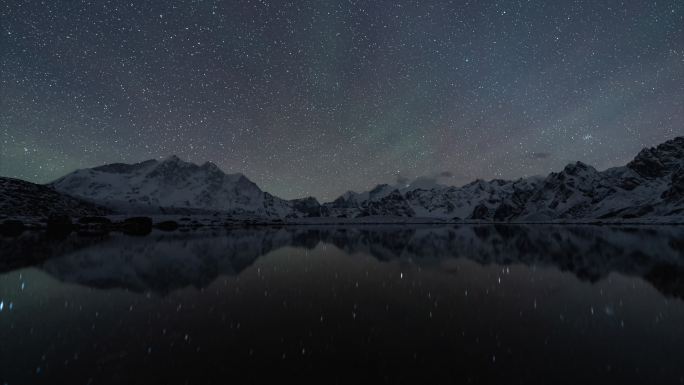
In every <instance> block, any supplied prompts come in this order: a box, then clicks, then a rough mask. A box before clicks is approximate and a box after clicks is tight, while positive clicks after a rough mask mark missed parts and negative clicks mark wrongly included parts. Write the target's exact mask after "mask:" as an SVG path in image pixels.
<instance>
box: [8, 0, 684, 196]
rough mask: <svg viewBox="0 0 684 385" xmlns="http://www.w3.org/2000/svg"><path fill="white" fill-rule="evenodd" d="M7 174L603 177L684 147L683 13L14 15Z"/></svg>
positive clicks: (565, 6) (343, 8) (317, 7)
mask: <svg viewBox="0 0 684 385" xmlns="http://www.w3.org/2000/svg"><path fill="white" fill-rule="evenodd" d="M0 17H1V23H0V32H1V34H2V37H1V38H2V40H1V41H0V44H1V49H0V51H1V55H2V56H1V63H0V65H1V67H0V69H1V72H2V73H1V75H0V76H1V82H2V83H1V90H0V97H1V101H2V104H1V109H0V113H1V114H0V131H1V134H2V138H1V142H0V145H1V146H2V147H1V150H2V151H1V153H0V174H1V175H4V176H12V177H18V178H22V179H27V180H30V181H34V182H48V181H51V180H53V179H55V178H56V177H58V176H61V175H63V174H65V173H67V172H70V171H73V170H74V169H76V168H82V167H92V166H95V165H99V164H103V163H110V162H119V161H124V162H136V161H141V160H145V159H150V158H160V157H166V156H168V155H170V154H177V155H178V156H180V157H181V158H184V159H186V160H189V161H193V162H197V163H202V162H204V161H206V160H210V161H213V162H214V163H216V164H217V165H218V166H220V167H221V168H222V169H223V170H224V171H226V172H242V173H244V174H245V175H247V176H248V177H249V178H250V179H252V180H253V181H255V182H256V183H257V184H258V185H259V186H260V187H262V188H263V189H264V190H266V191H269V192H271V193H274V194H276V195H279V196H281V197H284V198H294V197H302V196H308V195H313V196H315V197H317V198H319V199H321V200H330V199H333V198H335V197H336V196H337V195H339V194H340V193H342V192H344V191H346V190H349V189H352V190H365V189H368V188H370V187H372V186H373V185H375V184H377V183H381V182H393V181H396V180H406V179H407V178H408V179H411V178H415V177H418V176H427V177H434V178H437V179H438V180H439V181H440V182H442V183H445V184H455V185H460V184H463V183H465V182H468V181H470V180H472V179H475V178H484V179H491V178H517V177H521V176H528V175H533V174H545V173H548V172H550V171H553V170H557V169H560V168H562V167H563V166H564V165H565V164H566V163H567V162H569V161H574V160H581V161H584V162H586V163H589V164H593V165H595V166H596V167H597V168H599V169H603V168H607V167H611V166H616V165H620V164H624V163H626V162H627V161H628V160H629V159H630V158H631V157H633V156H634V155H635V154H636V153H637V152H638V151H639V149H641V148H642V147H644V146H652V145H655V144H657V143H659V142H662V141H664V140H666V139H669V138H672V137H674V136H677V135H682V134H684V2H682V1H681V0H672V1H658V2H648V1H500V2H489V1H486V2H483V1H477V2H476V1H472V2H461V1H393V2H387V1H323V0H316V1H297V2H284V1H283V2H280V1H273V2H269V1H238V0H234V1H222V2H221V1H192V2H190V1H183V2H181V1H173V0H171V1H158V0H154V1H139V0H135V1H129V2H117V1H45V2H38V1H14V0H8V1H6V2H4V3H3V5H2V9H1V10H0Z"/></svg>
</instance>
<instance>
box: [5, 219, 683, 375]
mask: <svg viewBox="0 0 684 385" xmlns="http://www.w3.org/2000/svg"><path fill="white" fill-rule="evenodd" d="M0 247H1V248H0V250H1V251H2V253H1V257H0V271H1V272H2V273H1V274H0V383H2V384H9V385H12V384H30V383H45V384H55V383H69V384H127V383H143V384H153V383H169V384H171V383H173V384H175V383H180V384H184V383H267V382H274V381H283V382H305V381H307V382H313V381H315V382H317V383H357V382H359V381H360V380H364V379H365V380H371V381H374V382H377V383H392V384H394V383H420V384H427V383H445V382H448V383H483V382H495V383H510V384H518V383H530V384H588V383H601V384H608V383H619V384H682V383H684V300H683V298H684V227H682V226H679V227H676V226H654V227H643V226H639V227H601V226H546V225H545V226H541V225H539V226H515V225H511V226H493V225H482V226H474V225H469V226H441V227H440V226H423V227H402V226H385V227H382V226H375V227H373V226H363V227H285V228H273V227H268V228H244V229H231V230H227V229H220V230H206V231H192V232H181V231H176V232H170V233H162V232H153V233H152V234H151V235H148V236H145V237H133V236H126V235H123V234H118V233H111V234H108V235H98V236H93V235H89V236H86V235H78V234H75V233H72V234H70V235H68V236H66V237H62V238H61V239H55V238H53V237H48V236H47V235H46V234H43V233H24V234H23V235H21V236H19V237H16V238H0ZM286 380H287V381H286Z"/></svg>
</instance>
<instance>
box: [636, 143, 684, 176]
mask: <svg viewBox="0 0 684 385" xmlns="http://www.w3.org/2000/svg"><path fill="white" fill-rule="evenodd" d="M682 166H684V136H679V137H676V138H674V139H670V140H668V141H666V142H664V143H661V144H659V145H658V146H656V147H650V148H644V149H642V150H641V151H640V152H639V154H637V156H636V157H635V158H634V160H632V161H631V162H629V163H628V164H627V167H629V168H630V169H632V170H634V171H636V172H637V173H638V174H639V175H641V176H642V177H645V178H658V177H662V176H665V175H667V174H671V173H673V172H674V171H676V170H677V169H679V167H682Z"/></svg>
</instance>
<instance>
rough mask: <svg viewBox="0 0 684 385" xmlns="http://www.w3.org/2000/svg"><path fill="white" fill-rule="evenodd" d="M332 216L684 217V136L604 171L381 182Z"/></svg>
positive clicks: (348, 198) (337, 205) (584, 168)
mask: <svg viewBox="0 0 684 385" xmlns="http://www.w3.org/2000/svg"><path fill="white" fill-rule="evenodd" d="M325 205H326V206H327V207H328V209H329V210H328V213H329V215H330V216H333V217H340V218H359V217H365V216H369V215H385V216H400V217H426V218H439V219H443V220H484V221H531V222H544V221H555V220H588V219H591V220H603V219H633V218H663V219H665V220H668V221H670V220H681V219H684V137H678V138H675V139H672V140H670V141H667V142H665V143H663V144H661V145H659V146H657V147H654V148H650V149H644V150H642V151H641V152H640V153H639V154H638V155H637V156H636V157H635V158H634V160H633V161H632V162H630V163H629V164H628V165H627V166H623V167H616V168H612V169H608V170H606V171H602V172H600V171H597V170H596V169H595V168H593V167H591V166H588V165H586V164H584V163H582V162H576V163H571V164H568V165H567V166H566V167H565V168H564V169H563V170H562V171H560V172H554V173H551V174H549V175H548V176H547V177H545V178H544V177H530V178H524V179H518V180H516V181H506V180H500V179H494V180H491V181H483V180H476V181H474V182H471V183H469V184H467V185H465V186H462V187H447V186H435V187H433V188H429V189H428V188H412V187H411V186H410V185H409V186H407V187H401V186H388V185H380V186H378V187H376V188H375V189H373V190H371V191H369V192H367V193H353V192H348V193H346V194H344V195H342V196H341V197H339V198H338V199H336V200H335V201H333V202H331V203H327V204H325Z"/></svg>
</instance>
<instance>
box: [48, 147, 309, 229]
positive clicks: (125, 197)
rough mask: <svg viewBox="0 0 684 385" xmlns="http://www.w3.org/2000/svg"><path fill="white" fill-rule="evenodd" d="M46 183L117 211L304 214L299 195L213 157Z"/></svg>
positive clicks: (98, 170)
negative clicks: (284, 194)
mask: <svg viewBox="0 0 684 385" xmlns="http://www.w3.org/2000/svg"><path fill="white" fill-rule="evenodd" d="M50 186H51V187H53V188H54V189H55V190H57V191H60V192H63V193H65V194H70V195H73V196H76V197H79V198H82V199H86V200H89V201H92V202H98V203H100V204H104V205H107V206H109V207H112V208H114V209H116V210H117V211H121V212H132V211H137V212H146V213H159V212H164V213H172V212H173V211H174V209H194V210H198V211H202V212H212V211H213V212H227V213H231V214H245V215H255V216H263V217H293V216H306V214H302V213H299V212H298V211H297V209H296V208H295V207H299V206H301V204H300V201H301V200H297V201H292V202H291V201H286V200H283V199H280V198H278V197H275V196H273V195H271V194H269V193H266V192H264V191H262V190H261V189H260V188H259V187H258V186H257V185H256V184H254V183H253V182H252V181H250V180H249V179H247V177H245V176H244V175H242V174H225V173H224V172H223V171H221V170H220V169H219V168H218V167H217V166H216V165H215V164H213V163H210V162H206V163H204V164H202V165H201V166H198V165H196V164H194V163H189V162H184V161H182V160H181V159H179V158H178V157H176V156H171V157H168V158H166V159H164V160H162V161H157V160H147V161H144V162H141V163H135V164H123V163H115V164H108V165H104V166H100V167H95V168H91V169H81V170H77V171H74V172H73V173H70V174H68V175H66V176H64V177H62V178H59V179H57V180H56V181H54V182H52V183H51V184H50ZM316 204H317V202H316Z"/></svg>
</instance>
